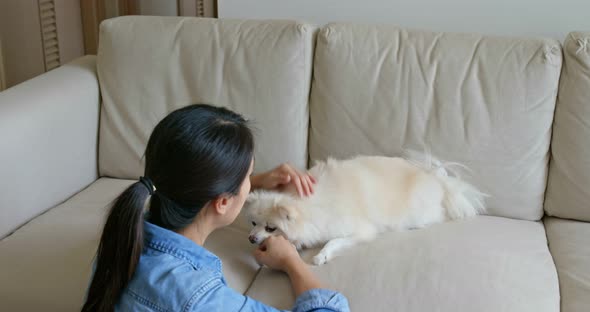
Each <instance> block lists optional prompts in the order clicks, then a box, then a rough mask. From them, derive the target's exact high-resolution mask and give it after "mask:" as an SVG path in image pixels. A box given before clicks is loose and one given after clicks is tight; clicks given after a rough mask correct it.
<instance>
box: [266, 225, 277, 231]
mask: <svg viewBox="0 0 590 312" xmlns="http://www.w3.org/2000/svg"><path fill="white" fill-rule="evenodd" d="M264 229H265V230H266V231H267V232H269V233H272V232H274V231H275V230H276V229H277V228H273V227H270V226H267V227H265V228H264Z"/></svg>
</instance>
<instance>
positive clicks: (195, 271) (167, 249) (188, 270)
mask: <svg viewBox="0 0 590 312" xmlns="http://www.w3.org/2000/svg"><path fill="white" fill-rule="evenodd" d="M144 233H145V245H144V250H143V253H142V255H141V258H140V260H139V264H138V265H137V268H136V271H135V273H134V275H133V278H132V279H131V282H130V283H129V284H128V286H127V288H126V289H125V290H124V292H123V293H122V296H121V299H120V300H119V302H118V303H117V305H116V307H115V310H116V311H224V312H225V311H228V312H229V311H279V310H277V309H275V308H273V307H270V306H267V305H265V304H263V303H261V302H259V301H256V300H254V299H252V298H249V297H246V296H244V295H242V294H240V293H238V292H236V291H234V290H233V289H231V288H230V287H228V286H227V283H226V282H225V279H224V277H223V273H222V271H221V261H220V260H219V258H218V257H217V256H215V255H214V254H212V253H211V252H209V251H207V250H206V249H205V248H203V247H201V246H199V245H197V244H195V243H194V242H193V241H191V240H190V239H188V238H186V237H184V236H182V235H180V234H177V233H174V232H172V231H169V230H166V229H164V228H161V227H158V226H156V225H153V224H151V223H149V222H144ZM293 311H296V312H304V311H314V312H319V311H349V307H348V302H347V300H346V298H345V297H344V296H343V295H341V294H340V293H337V292H334V291H331V290H327V289H312V290H310V291H307V292H305V293H303V294H302V295H300V296H299V298H297V300H296V302H295V306H294V307H293Z"/></svg>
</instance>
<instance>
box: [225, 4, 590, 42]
mask: <svg viewBox="0 0 590 312" xmlns="http://www.w3.org/2000/svg"><path fill="white" fill-rule="evenodd" d="M218 16H219V17H223V18H279V19H302V20H306V21H309V22H312V23H316V24H325V23H327V22H331V21H352V22H361V23H386V24H393V25H399V26H403V27H411V28H419V29H427V30H440V31H455V32H480V33H487V34H497V35H516V36H531V35H532V36H550V37H554V38H557V39H563V38H564V37H565V35H566V34H567V33H568V32H570V31H572V30H590V0H248V1H244V0H218Z"/></svg>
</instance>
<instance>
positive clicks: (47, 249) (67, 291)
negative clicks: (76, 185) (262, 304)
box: [0, 178, 259, 311]
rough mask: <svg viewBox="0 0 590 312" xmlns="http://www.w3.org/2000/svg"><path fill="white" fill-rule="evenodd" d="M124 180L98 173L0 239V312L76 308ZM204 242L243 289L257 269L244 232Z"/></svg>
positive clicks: (229, 232)
mask: <svg viewBox="0 0 590 312" xmlns="http://www.w3.org/2000/svg"><path fill="white" fill-rule="evenodd" d="M130 183H132V181H130V180H119V179H108V178H101V179H99V180H97V181H95V182H94V183H93V184H91V185H90V186H89V187H88V188H86V189H85V190H83V191H81V192H80V193H78V194H76V195H75V196H73V197H72V198H70V199H69V200H67V201H66V202H64V203H63V204H61V205H59V206H57V207H54V208H52V209H50V210H49V211H47V212H46V213H45V214H43V215H41V216H39V217H37V218H35V219H33V220H31V221H30V222H29V223H27V224H26V225H24V226H23V227H21V228H20V229H18V230H17V231H16V232H14V233H13V234H12V235H10V236H8V237H7V238H5V239H3V240H2V241H0V268H2V269H1V270H0V311H80V307H81V305H82V303H83V300H84V295H85V293H86V288H87V286H88V282H89V278H90V274H91V270H92V260H93V258H94V254H95V252H96V247H97V246H98V240H99V238H100V233H101V230H102V225H103V223H104V218H105V216H106V214H107V212H108V208H109V205H110V204H111V203H112V202H113V200H114V199H115V198H116V197H117V196H118V195H119V194H120V193H121V192H122V191H123V190H124V189H125V188H126V187H127V186H128V185H130ZM205 247H207V248H208V249H209V250H211V251H212V252H213V253H215V254H217V255H218V256H220V258H221V260H222V261H223V270H224V273H225V276H226V279H227V282H228V284H229V285H230V286H231V287H233V288H234V289H236V290H237V291H239V292H242V293H243V292H245V291H246V289H247V287H248V286H249V285H250V283H251V282H252V280H253V279H254V276H255V274H256V273H257V270H258V268H259V266H258V265H257V264H256V262H255V261H254V259H253V258H252V256H251V249H252V247H251V246H250V244H249V243H248V240H247V234H246V233H244V232H242V231H240V230H238V229H234V228H225V229H222V230H219V231H217V232H215V233H213V234H212V235H211V236H210V237H209V239H208V240H207V242H206V244H205Z"/></svg>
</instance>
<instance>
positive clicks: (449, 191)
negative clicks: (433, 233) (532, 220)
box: [404, 150, 488, 220]
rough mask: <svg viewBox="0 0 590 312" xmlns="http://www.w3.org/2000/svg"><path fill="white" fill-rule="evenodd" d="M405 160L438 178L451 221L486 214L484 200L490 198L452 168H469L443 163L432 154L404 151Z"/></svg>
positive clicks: (444, 204)
mask: <svg viewBox="0 0 590 312" xmlns="http://www.w3.org/2000/svg"><path fill="white" fill-rule="evenodd" d="M404 154H405V158H406V160H407V161H409V162H410V163H412V164H414V165H415V166H418V167H420V168H422V169H424V170H426V171H428V172H429V173H431V174H433V175H434V176H436V177H437V178H438V179H439V181H440V182H441V183H442V185H443V187H444V189H445V197H444V200H443V206H444V208H445V210H446V213H447V217H448V218H449V219H450V220H454V219H462V218H467V217H473V216H475V215H478V214H481V213H483V212H485V204H484V199H485V198H486V197H487V196H488V195H486V194H484V193H482V192H480V191H479V190H478V189H477V188H476V187H475V186H473V185H471V184H469V183H468V182H466V181H464V180H462V179H461V177H459V175H458V173H457V172H456V171H454V170H451V169H450V167H462V168H465V169H467V167H465V166H463V165H461V164H459V163H443V162H441V161H440V160H438V159H436V158H435V157H433V156H432V155H431V154H430V153H420V152H416V151H411V150H408V151H404Z"/></svg>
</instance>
